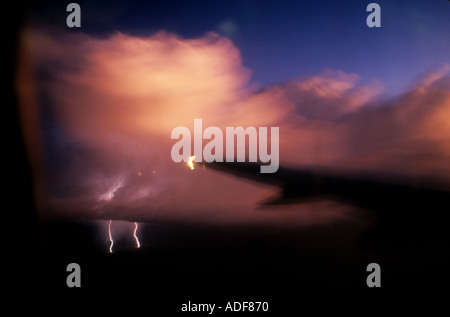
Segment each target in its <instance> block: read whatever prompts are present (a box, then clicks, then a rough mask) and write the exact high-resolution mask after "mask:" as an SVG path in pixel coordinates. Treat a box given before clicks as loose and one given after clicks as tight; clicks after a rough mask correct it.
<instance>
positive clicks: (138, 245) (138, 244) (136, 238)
mask: <svg viewBox="0 0 450 317" xmlns="http://www.w3.org/2000/svg"><path fill="white" fill-rule="evenodd" d="M137 229H138V224H137V222H135V223H134V232H133V237H134V239H135V240H136V245H137V247H138V248H140V247H141V244H140V243H139V239H138V237H137V236H136V231H137Z"/></svg>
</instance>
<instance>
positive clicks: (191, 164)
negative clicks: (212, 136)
mask: <svg viewBox="0 0 450 317" xmlns="http://www.w3.org/2000/svg"><path fill="white" fill-rule="evenodd" d="M194 159H195V156H190V157H189V158H188V161H187V162H186V164H187V165H188V166H189V168H190V169H191V171H193V170H194Z"/></svg>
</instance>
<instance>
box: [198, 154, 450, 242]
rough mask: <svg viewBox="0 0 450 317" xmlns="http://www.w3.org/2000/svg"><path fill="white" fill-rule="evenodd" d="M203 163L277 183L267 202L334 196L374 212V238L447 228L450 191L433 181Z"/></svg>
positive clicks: (435, 235) (437, 235) (433, 234)
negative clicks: (276, 190)
mask: <svg viewBox="0 0 450 317" xmlns="http://www.w3.org/2000/svg"><path fill="white" fill-rule="evenodd" d="M205 167H206V168H211V169H214V170H217V171H221V172H224V173H228V174H232V175H235V176H236V177H240V178H245V179H248V180H252V181H256V182H260V183H264V184H270V185H273V186H277V187H279V188H280V192H279V196H278V197H277V198H275V199H272V200H269V201H266V202H265V204H266V205H267V204H285V203H302V202H304V201H309V200H311V199H333V200H337V201H340V202H343V203H346V204H353V205H356V206H359V207H361V208H364V209H367V210H370V211H372V212H373V213H375V216H376V218H377V226H376V231H377V234H376V235H375V238H374V239H379V238H380V237H379V233H383V237H385V238H386V237H387V239H390V238H392V237H395V238H396V239H397V240H398V238H401V237H400V236H401V235H403V236H404V238H405V239H409V238H410V236H411V235H414V236H417V235H419V236H421V237H422V238H425V237H423V236H424V235H427V237H426V238H431V239H433V240H435V239H442V236H443V235H444V234H445V235H447V234H446V232H448V231H447V225H446V222H445V221H444V218H445V215H446V214H447V213H448V212H449V211H450V191H449V190H447V189H446V188H444V189H443V188H442V185H441V184H439V186H438V184H436V183H434V182H433V180H424V179H417V178H407V177H395V176H393V175H381V174H376V173H369V172H366V173H344V172H339V171H333V170H330V169H324V168H312V167H280V168H279V170H278V171H277V172H276V173H272V174H262V173H260V165H259V164H256V163H238V162H233V163H231V162H213V163H205ZM440 187H441V188H440ZM422 238H421V239H422Z"/></svg>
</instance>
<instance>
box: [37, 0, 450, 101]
mask: <svg viewBox="0 0 450 317" xmlns="http://www.w3.org/2000/svg"><path fill="white" fill-rule="evenodd" d="M370 2H372V1H361V0H347V1H301V0H296V1H269V0H252V1H250V0H248V1H242V0H241V1H234V0H227V1H214V0H211V1H167V0H166V1H132V0H130V1H78V2H77V3H79V4H80V6H81V10H82V27H81V29H69V28H67V27H66V25H65V19H66V17H67V14H68V13H66V11H65V7H66V5H67V4H68V3H69V1H67V3H65V2H61V1H50V2H49V1H47V2H42V3H36V4H34V5H33V8H32V9H31V11H32V12H33V14H32V15H33V16H34V20H36V21H37V22H39V23H42V24H52V25H57V26H61V28H62V29H65V30H67V32H80V31H81V32H84V33H88V34H92V35H96V36H107V35H108V34H110V33H113V32H115V31H121V32H124V33H127V34H134V35H149V34H152V33H154V32H156V31H159V30H166V31H169V32H173V33H176V34H178V35H180V36H182V37H188V38H192V37H200V36H202V35H204V34H205V33H206V32H208V31H216V32H218V33H221V34H224V35H226V36H228V37H230V38H231V39H232V41H233V42H234V43H235V45H236V46H237V47H238V48H239V49H240V51H241V53H242V58H243V63H244V65H245V66H246V67H248V68H249V69H251V70H252V80H253V81H254V82H257V83H260V84H261V85H270V84H276V83H280V82H283V81H287V80H290V79H293V78H297V77H301V76H305V75H312V74H317V73H318V72H320V71H321V70H323V69H324V68H332V69H339V70H343V71H345V72H350V73H357V74H359V75H361V76H362V78H363V79H364V80H372V79H378V80H380V81H382V82H383V83H385V84H386V89H387V92H389V93H398V92H400V91H402V90H404V89H405V88H407V87H408V86H409V85H411V84H412V82H413V81H414V80H416V79H417V77H418V76H420V75H422V74H423V73H424V72H426V71H429V70H432V69H434V68H436V67H438V66H439V65H440V64H442V63H445V62H446V63H450V35H449V34H450V2H449V1H448V0H433V1H424V0H412V1H400V0H386V1H376V3H378V4H379V5H380V6H381V25H382V27H381V28H369V27H367V26H366V17H367V15H368V14H369V13H368V12H366V7H367V5H368V4H369V3H370ZM223 25H228V26H231V28H229V30H231V32H227V31H226V30H227V29H226V28H223ZM221 26H222V27H221Z"/></svg>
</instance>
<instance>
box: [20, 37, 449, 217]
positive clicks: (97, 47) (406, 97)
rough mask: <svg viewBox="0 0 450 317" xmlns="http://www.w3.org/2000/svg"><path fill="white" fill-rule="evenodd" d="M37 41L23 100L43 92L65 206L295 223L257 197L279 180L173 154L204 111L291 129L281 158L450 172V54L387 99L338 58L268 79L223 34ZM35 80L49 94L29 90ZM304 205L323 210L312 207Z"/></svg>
mask: <svg viewBox="0 0 450 317" xmlns="http://www.w3.org/2000/svg"><path fill="white" fill-rule="evenodd" d="M23 44H24V54H23V58H22V69H23V72H21V77H20V81H19V85H18V87H19V91H20V92H21V95H22V101H23V103H22V111H23V113H27V109H30V107H33V102H31V101H30V100H34V103H35V104H34V107H36V108H37V109H38V111H39V112H40V113H41V118H43V119H42V120H41V121H40V127H41V135H40V136H39V137H38V138H37V140H39V145H38V147H40V148H41V151H38V152H33V153H34V158H33V159H34V160H35V161H39V162H41V165H40V167H39V168H40V169H41V173H37V174H36V175H41V176H39V177H42V178H43V179H44V180H45V181H44V183H45V187H46V189H47V190H46V192H45V194H42V193H41V194H42V195H43V196H45V198H44V199H43V201H44V205H46V206H47V209H52V210H57V211H58V213H63V214H66V215H73V216H77V215H78V216H82V217H90V218H103V219H110V218H117V219H124V220H135V219H138V220H167V221H169V220H171V221H172V220H173V221H184V220H186V221H191V220H198V221H206V222H208V221H220V222H224V221H225V222H226V221H238V222H239V221H251V222H258V221H263V222H270V221H274V219H278V220H279V221H287V219H289V221H291V220H292V219H290V217H291V216H286V215H280V214H276V215H274V214H273V213H261V212H260V211H256V208H255V204H256V203H257V202H259V201H261V200H262V199H264V198H267V197H268V195H271V194H274V193H273V191H272V189H271V188H270V187H267V188H266V187H260V186H256V185H254V184H250V183H245V182H242V181H240V180H236V179H234V178H231V177H229V176H226V175H221V174H217V173H215V172H213V171H208V170H195V171H194V172H191V171H190V170H189V169H187V168H186V167H185V166H183V165H182V164H179V165H177V164H175V163H173V162H172V161H171V158H170V149H171V146H172V145H173V143H174V142H173V140H171V139H170V133H171V131H172V129H173V128H175V127H177V126H186V127H188V128H190V129H191V131H192V128H193V120H194V118H201V119H202V120H203V124H204V126H218V127H221V128H224V127H226V126H243V127H247V126H255V127H259V126H278V127H280V161H281V164H283V163H295V164H303V165H320V166H327V167H332V168H337V169H357V170H370V171H380V172H395V173H400V174H404V175H414V176H417V177H433V178H437V177H439V178H442V179H443V180H447V181H448V180H450V167H449V166H450V165H449V164H448V161H449V158H450V66H449V65H443V66H442V67H441V68H440V69H439V70H437V71H433V72H430V73H429V74H426V75H425V76H423V78H421V79H420V80H419V81H418V82H417V83H415V84H414V85H413V86H412V87H411V89H410V90H409V91H407V92H405V93H404V94H402V95H400V96H398V97H397V98H395V99H390V100H388V101H383V100H382V99H381V97H380V93H381V92H382V84H381V83H379V82H377V81H373V82H372V83H369V84H367V85H362V84H361V83H360V82H361V78H360V77H359V76H358V75H357V74H348V73H345V72H343V71H340V70H331V69H325V70H324V71H323V72H321V73H319V74H316V75H314V76H310V77H301V78H298V79H293V80H290V81H287V82H285V83H282V84H279V85H274V86H271V87H265V88H264V89H260V90H256V88H255V87H254V86H253V85H252V84H251V83H250V79H251V72H250V70H248V69H246V68H245V67H244V66H243V64H242V61H241V58H240V53H239V50H238V49H237V48H236V47H235V46H234V45H233V43H232V42H231V41H229V40H228V39H227V38H224V37H220V36H218V35H217V34H214V33H210V34H206V35H205V36H204V37H202V38H198V39H182V38H179V37H177V36H175V35H173V34H168V33H165V32H159V33H157V34H154V35H152V36H148V37H135V36H129V35H124V34H121V33H117V34H114V35H112V36H111V37H109V38H105V39H96V38H92V37H89V36H87V35H71V36H70V37H67V36H64V37H63V36H62V35H61V34H58V33H54V32H38V31H32V30H28V31H27V32H25V33H24V36H23ZM33 76H34V77H33ZM33 78H34V80H33ZM30 91H38V92H39V94H36V95H34V99H33V98H31V99H30V98H28V99H27V98H26V96H27V94H29V92H30ZM25 117H26V116H25ZM25 120H26V121H25V122H24V124H25V126H31V125H32V122H31V121H29V120H27V119H25ZM31 134H32V132H31ZM29 138H30V139H32V137H31V136H30V132H29ZM39 153H41V154H40V155H38V154H39ZM37 165H38V166H39V164H37ZM295 208H299V207H295ZM302 208H304V207H302ZM317 208H319V207H317V206H315V207H314V206H309V207H307V208H304V209H305V210H316V209H317ZM319 209H320V208H319ZM338 209H339V208H338ZM321 210H322V209H321ZM333 212H335V208H330V206H327V208H324V209H323V211H322V212H321V213H317V211H315V212H314V215H315V216H314V217H318V216H317V214H319V218H320V221H323V220H324V219H325V220H326V219H330V218H333V217H336V215H332V214H333ZM296 217H298V218H299V219H300V220H299V221H303V222H315V221H319V220H318V219H319V218H314V217H312V216H311V214H310V213H308V212H307V211H305V212H304V213H302V214H301V215H298V216H296Z"/></svg>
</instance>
